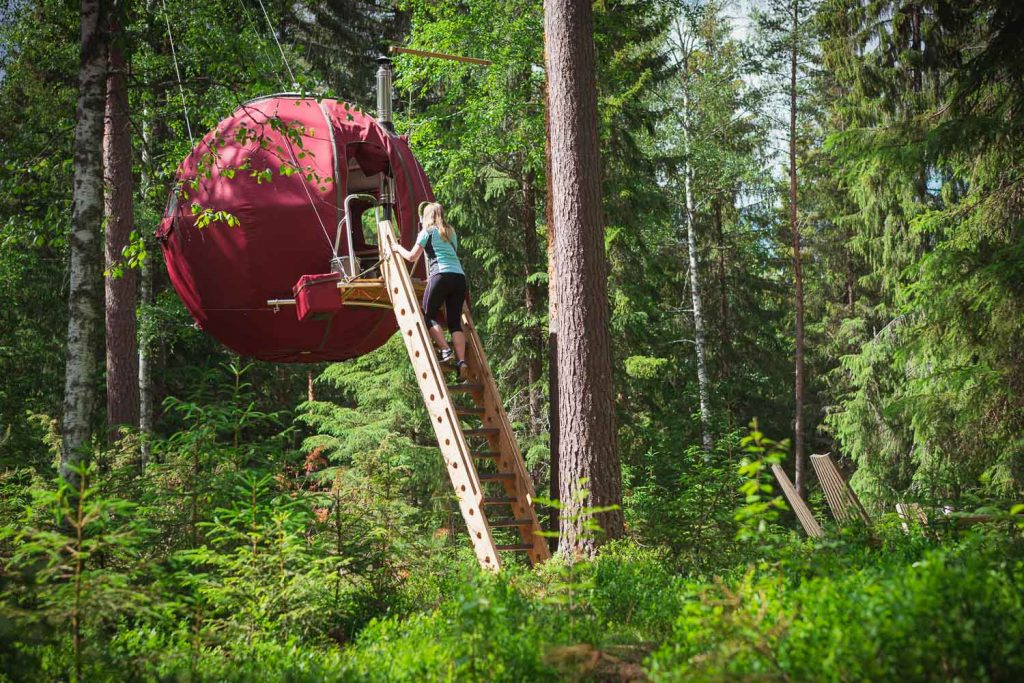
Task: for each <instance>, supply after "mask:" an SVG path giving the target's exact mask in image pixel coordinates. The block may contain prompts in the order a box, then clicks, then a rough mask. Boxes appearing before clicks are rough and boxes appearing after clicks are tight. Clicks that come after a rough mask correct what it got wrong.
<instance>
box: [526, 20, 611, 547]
mask: <svg viewBox="0 0 1024 683" xmlns="http://www.w3.org/2000/svg"><path fill="white" fill-rule="evenodd" d="M593 19H594V18H593V9H592V6H591V4H590V2H589V0H575V1H574V0H545V3H544V32H545V35H546V38H547V73H548V78H549V88H550V91H549V96H550V107H551V155H552V162H553V164H552V171H553V173H552V182H553V186H554V190H555V191H554V196H553V202H552V204H553V207H552V210H553V217H554V229H555V260H556V276H557V280H558V285H557V291H558V335H559V338H558V404H559V405H558V408H559V415H558V418H559V426H560V429H561V432H560V434H559V454H558V458H559V468H560V472H559V482H560V496H559V498H560V500H561V501H562V505H563V511H564V512H563V516H562V530H561V537H560V538H559V551H560V552H562V553H563V554H565V555H567V556H570V557H572V556H576V555H588V556H592V555H593V554H594V553H595V552H596V549H597V547H598V546H599V545H600V544H601V542H602V541H603V539H604V538H618V537H620V536H622V534H623V517H622V511H621V509H619V508H618V507H616V508H615V509H613V510H610V511H606V512H601V513H597V514H596V515H595V521H596V522H597V524H598V525H600V526H601V528H602V529H603V530H604V534H605V535H604V536H602V537H600V538H599V537H597V536H595V535H594V534H593V533H591V532H588V531H587V529H586V521H587V520H586V517H587V513H586V511H585V510H584V508H586V507H594V506H619V505H621V503H622V474H621V469H620V464H619V458H618V449H617V444H616V432H615V414H614V405H613V402H612V381H611V379H612V378H611V335H610V334H609V329H608V322H609V310H608V291H607V288H608V282H607V279H608V263H607V259H606V257H605V253H604V234H603V221H602V211H601V173H600V171H601V168H600V157H599V154H598V146H597V145H598V137H597V86H596V73H595V59H594V39H593V30H594V29H593ZM584 480H585V483H584ZM584 489H585V490H587V491H588V494H587V495H586V496H584V495H582V493H581V492H582V490H584Z"/></svg>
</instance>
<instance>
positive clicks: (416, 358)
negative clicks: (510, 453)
mask: <svg viewBox="0 0 1024 683" xmlns="http://www.w3.org/2000/svg"><path fill="white" fill-rule="evenodd" d="M378 228H379V231H380V240H379V243H380V245H381V251H382V254H383V255H384V258H383V260H382V269H381V274H382V275H383V277H384V283H385V285H386V286H387V292H388V296H389V297H390V299H391V301H392V305H393V308H394V311H395V317H396V318H397V320H398V329H399V331H400V333H401V335H402V339H403V340H404V342H405V348H406V351H407V352H408V354H409V360H410V361H411V362H412V366H413V368H414V370H415V372H416V383H417V385H418V386H419V388H420V393H421V394H422V395H423V402H424V404H425V405H426V407H427V413H428V414H429V415H430V423H431V425H432V426H433V428H434V434H435V435H436V437H437V444H438V446H439V447H440V449H441V454H442V456H443V457H444V461H445V465H446V468H445V469H446V470H447V471H448V476H449V478H450V479H451V482H452V487H453V488H454V489H455V495H456V497H457V498H458V500H459V508H460V509H461V511H462V517H463V519H464V520H465V521H466V527H467V528H468V530H469V537H470V540H471V541H472V543H473V549H474V551H475V553H476V556H477V559H478V560H479V562H480V566H482V567H484V568H486V569H490V570H492V571H498V569H499V568H500V567H501V559H500V557H499V556H498V548H497V545H496V544H495V542H494V538H493V536H492V535H491V529H490V526H489V525H488V523H487V516H486V514H485V513H484V510H483V504H484V501H483V498H484V496H483V488H482V486H481V484H480V479H479V477H478V475H477V472H476V466H475V465H474V464H473V458H472V455H471V453H470V450H469V445H468V444H467V442H466V438H465V436H464V435H463V433H462V426H461V424H460V423H459V418H458V415H457V414H456V408H455V404H454V402H453V401H452V399H451V394H450V393H449V392H448V389H447V382H446V379H445V376H444V372H443V371H442V369H441V365H440V362H439V361H438V359H437V355H436V354H435V353H434V347H433V344H432V342H431V340H430V336H429V335H428V333H427V330H426V322H425V321H424V319H423V313H422V311H421V310H420V305H419V301H418V299H417V296H416V290H415V288H414V286H413V282H412V278H411V276H410V275H409V270H408V268H407V267H406V265H405V262H404V260H403V259H402V257H401V256H400V255H399V254H398V252H396V251H395V249H394V246H395V244H396V243H397V238H396V237H395V235H394V231H393V230H392V227H391V223H390V221H381V222H380V223H379V224H378Z"/></svg>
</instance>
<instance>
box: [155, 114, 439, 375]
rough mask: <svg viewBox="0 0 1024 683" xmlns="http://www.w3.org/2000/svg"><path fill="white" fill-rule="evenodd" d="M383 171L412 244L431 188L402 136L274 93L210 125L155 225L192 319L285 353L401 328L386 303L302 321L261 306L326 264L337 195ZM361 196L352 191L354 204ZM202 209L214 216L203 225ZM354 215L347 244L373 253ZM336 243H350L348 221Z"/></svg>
mask: <svg viewBox="0 0 1024 683" xmlns="http://www.w3.org/2000/svg"><path fill="white" fill-rule="evenodd" d="M296 169H298V170H296ZM380 173H391V174H392V175H393V177H394V181H395V183H394V185H395V216H394V220H395V221H396V222H397V226H398V229H399V231H400V234H401V241H402V244H403V245H405V246H411V245H412V243H413V240H414V239H415V236H416V233H417V231H418V219H417V208H418V206H419V204H420V202H423V201H432V200H433V192H432V191H431V188H430V183H429V182H428V181H427V178H426V176H425V174H424V173H423V169H422V167H421V166H420V165H419V163H418V162H417V161H416V158H415V157H414V156H413V154H412V151H411V150H410V149H409V145H408V141H407V139H406V138H404V137H400V136H398V135H395V134H394V133H391V132H390V131H388V130H386V129H384V128H383V127H382V126H380V125H379V124H378V123H377V122H376V121H375V120H374V119H373V117H371V116H369V115H368V114H364V113H362V112H359V111H357V110H356V109H355V108H353V107H352V106H351V105H348V104H346V103H344V102H337V101H335V100H319V101H318V100H316V99H312V98H303V97H299V96H287V95H282V96H273V97H266V98H262V99H258V100H254V101H252V102H249V103H247V104H245V105H242V106H241V107H240V108H239V109H238V110H237V111H235V112H234V113H233V114H232V115H231V116H230V117H228V118H227V119H225V120H224V121H222V122H221V123H220V124H219V125H218V126H217V127H216V128H215V129H214V130H213V131H211V132H209V133H207V135H206V136H205V137H204V138H203V140H202V142H200V143H199V144H198V145H197V146H196V148H195V149H194V150H192V153H191V154H189V156H188V157H187V158H186V159H185V160H184V161H183V162H182V164H181V166H180V167H179V170H178V180H179V183H180V189H179V190H178V191H176V192H174V193H172V196H171V199H170V201H169V202H168V206H167V211H166V212H165V215H164V219H163V221H162V223H161V225H160V229H159V230H158V231H157V237H158V238H159V239H160V242H161V245H162V248H163V254H164V259H165V261H166V263H167V270H168V272H169V273H170V278H171V282H172V284H173V285H174V289H175V291H177V293H178V296H180V297H181V300H182V301H183V302H184V304H185V306H186V307H187V308H188V310H189V312H190V313H191V314H192V317H193V318H194V319H195V321H196V323H197V324H198V325H199V326H200V327H201V328H202V329H203V330H205V331H206V332H208V333H210V334H211V335H213V336H214V337H215V338H216V339H218V340H219V341H221V342H222V343H223V344H224V345H225V346H227V347H228V348H230V349H232V350H233V351H235V352H237V353H239V354H241V355H243V356H252V357H254V358H259V359H262V360H269V361H278V362H283V363H294V362H300V363H303V362H317V361H327V360H343V359H345V358H353V357H355V356H359V355H362V354H364V353H368V352H369V351H372V350H373V349H376V348H377V347H379V346H381V345H382V344H383V343H384V342H385V341H387V339H388V338H389V337H390V336H391V335H392V334H393V333H394V331H395V330H396V329H397V326H396V324H395V317H394V313H392V312H391V311H390V310H385V309H374V308H357V307H347V306H346V307H341V308H340V309H339V310H337V311H336V312H334V313H333V314H331V315H320V316H314V317H312V318H307V319H306V320H300V319H299V318H298V316H297V315H296V311H295V310H293V307H290V306H289V307H282V308H281V309H280V310H279V311H276V312H275V310H274V308H273V307H271V306H268V305H267V301H268V300H270V299H290V298H292V297H293V287H294V286H295V285H296V283H297V282H298V281H299V279H300V278H302V277H303V276H304V275H314V274H320V273H328V272H330V261H331V258H332V255H333V250H332V245H333V244H334V242H335V240H336V238H337V231H338V225H339V221H341V219H342V217H343V216H344V199H345V196H346V195H347V194H354V193H356V192H360V193H366V194H373V195H374V196H377V195H378V194H379V192H378V180H379V175H378V174H380ZM368 206H369V204H368V203H367V202H356V204H355V206H354V207H353V213H354V214H357V215H358V214H360V213H361V212H362V211H363V210H365V209H367V208H368ZM371 210H372V209H371ZM204 212H205V218H208V219H212V220H210V222H209V224H208V225H206V226H205V227H200V226H199V225H198V224H199V223H201V222H202V220H203V219H204ZM217 212H225V214H230V216H233V217H234V218H236V219H237V220H238V225H235V226H230V225H228V223H227V222H225V220H226V215H225V214H218V213H217ZM353 222H354V225H355V226H356V228H355V231H354V232H353V241H354V248H355V251H356V253H357V254H359V252H361V251H362V252H363V254H362V255H363V256H364V264H365V263H366V260H365V259H368V260H369V261H370V262H371V263H372V262H373V261H375V260H376V258H377V257H376V255H375V251H374V250H375V249H376V247H375V246H374V245H375V244H376V241H377V236H376V235H375V234H371V235H365V236H364V235H363V234H362V229H361V225H362V224H361V221H360V220H358V218H357V219H356V220H354V221H353ZM338 246H339V248H338V254H339V255H347V254H348V243H347V239H346V236H345V232H344V230H342V231H341V239H340V243H339V245H338ZM421 268H422V266H421ZM419 275H420V276H422V273H420V274H419Z"/></svg>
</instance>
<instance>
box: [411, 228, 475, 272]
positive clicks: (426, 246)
mask: <svg viewBox="0 0 1024 683" xmlns="http://www.w3.org/2000/svg"><path fill="white" fill-rule="evenodd" d="M416 244H418V245H420V246H421V247H423V251H425V252H426V253H427V263H428V265H429V272H428V273H427V274H428V276H432V275H437V274H438V273H458V274H459V275H465V274H466V273H465V271H464V270H462V264H461V263H460V262H459V255H458V253H457V250H458V248H459V236H458V235H456V234H455V231H454V230H452V241H451V242H445V241H444V240H443V239H442V238H441V233H439V232H438V231H437V228H434V227H430V228H426V229H423V230H420V234H419V235H417V236H416Z"/></svg>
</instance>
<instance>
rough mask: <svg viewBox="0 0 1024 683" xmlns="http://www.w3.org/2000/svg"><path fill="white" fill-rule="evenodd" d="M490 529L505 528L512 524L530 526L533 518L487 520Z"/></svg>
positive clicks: (512, 525)
mask: <svg viewBox="0 0 1024 683" xmlns="http://www.w3.org/2000/svg"><path fill="white" fill-rule="evenodd" d="M487 524H488V525H489V526H490V527H491V528H492V529H507V528H509V527H514V526H532V525H533V520H532V519H530V518H529V517H524V518H523V519H492V520H490V521H488V522H487Z"/></svg>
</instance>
